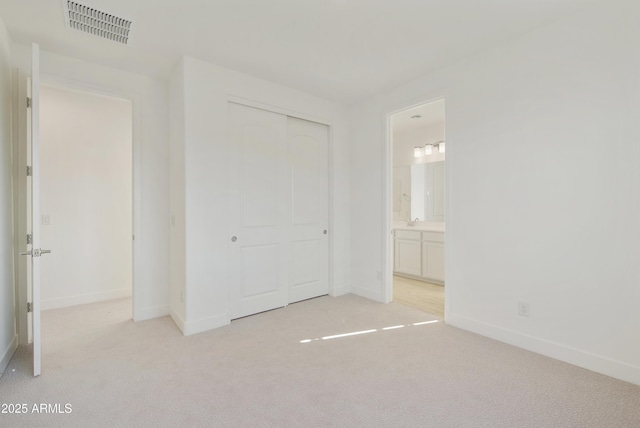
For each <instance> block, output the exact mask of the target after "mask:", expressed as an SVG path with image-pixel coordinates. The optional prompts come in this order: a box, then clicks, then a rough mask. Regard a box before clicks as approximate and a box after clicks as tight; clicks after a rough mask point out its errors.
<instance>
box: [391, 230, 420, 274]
mask: <svg viewBox="0 0 640 428" xmlns="http://www.w3.org/2000/svg"><path fill="white" fill-rule="evenodd" d="M421 263H422V260H421V257H420V241H412V240H408V239H396V240H395V271H396V272H398V273H405V274H408V275H415V276H420V274H421V273H422V266H421Z"/></svg>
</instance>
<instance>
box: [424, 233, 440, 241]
mask: <svg viewBox="0 0 640 428" xmlns="http://www.w3.org/2000/svg"><path fill="white" fill-rule="evenodd" d="M422 240H423V241H430V242H444V233H442V232H422Z"/></svg>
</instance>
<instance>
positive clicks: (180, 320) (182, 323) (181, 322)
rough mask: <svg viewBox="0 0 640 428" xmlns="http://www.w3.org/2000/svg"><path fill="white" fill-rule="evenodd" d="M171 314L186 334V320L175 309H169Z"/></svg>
mask: <svg viewBox="0 0 640 428" xmlns="http://www.w3.org/2000/svg"><path fill="white" fill-rule="evenodd" d="M169 316H170V317H171V319H172V320H173V322H174V323H175V324H176V326H177V327H178V328H179V329H180V331H181V332H182V334H183V335H184V320H183V319H182V317H181V316H180V315H178V314H177V313H176V312H175V311H174V310H173V309H171V310H170V311H169Z"/></svg>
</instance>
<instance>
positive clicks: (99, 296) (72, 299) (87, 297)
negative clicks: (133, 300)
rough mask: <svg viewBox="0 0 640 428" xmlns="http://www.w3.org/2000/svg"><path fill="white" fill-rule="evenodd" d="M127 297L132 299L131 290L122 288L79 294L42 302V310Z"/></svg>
mask: <svg viewBox="0 0 640 428" xmlns="http://www.w3.org/2000/svg"><path fill="white" fill-rule="evenodd" d="M125 297H131V288H121V289H118V290H110V291H103V292H99V293H89V294H78V295H75V296H66V297H58V298H56V299H47V300H41V301H40V309H41V310H43V311H46V310H47V309H59V308H66V307H69V306H75V305H84V304H86V303H96V302H102V301H104V300H113V299H122V298H125Z"/></svg>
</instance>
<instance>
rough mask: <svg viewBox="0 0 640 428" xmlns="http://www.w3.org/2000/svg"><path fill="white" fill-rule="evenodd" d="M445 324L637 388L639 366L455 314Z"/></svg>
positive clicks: (639, 375) (639, 383)
mask: <svg viewBox="0 0 640 428" xmlns="http://www.w3.org/2000/svg"><path fill="white" fill-rule="evenodd" d="M447 323H448V324H449V325H452V326H454V327H458V328H461V329H463V330H468V331H471V332H473V333H477V334H480V335H482V336H486V337H489V338H491V339H495V340H498V341H500V342H504V343H507V344H509V345H513V346H517V347H519V348H523V349H526V350H528V351H532V352H535V353H537V354H541V355H544V356H547V357H551V358H554V359H556V360H560V361H564V362H565V363H569V364H573V365H574V366H578V367H582V368H584V369H587V370H591V371H594V372H597V373H601V374H604V375H607V376H610V377H613V378H616V379H620V380H623V381H625V382H630V383H633V384H636V385H640V367H636V366H632V365H630V364H627V363H623V362H621V361H616V360H613V359H610V358H606V357H603V356H600V355H595V354H592V353H589V352H585V351H581V350H579V349H575V348H571V347H569V346H565V345H562V344H559V343H555V342H550V341H547V340H543V339H540V338H537V337H533V336H528V335H526V334H522V333H518V332H515V331H512V330H506V329H503V328H501V327H497V326H494V325H491V324H486V323H483V322H480V321H476V320H473V319H470V318H467V317H463V316H460V315H456V314H450V316H448V317H447Z"/></svg>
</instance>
